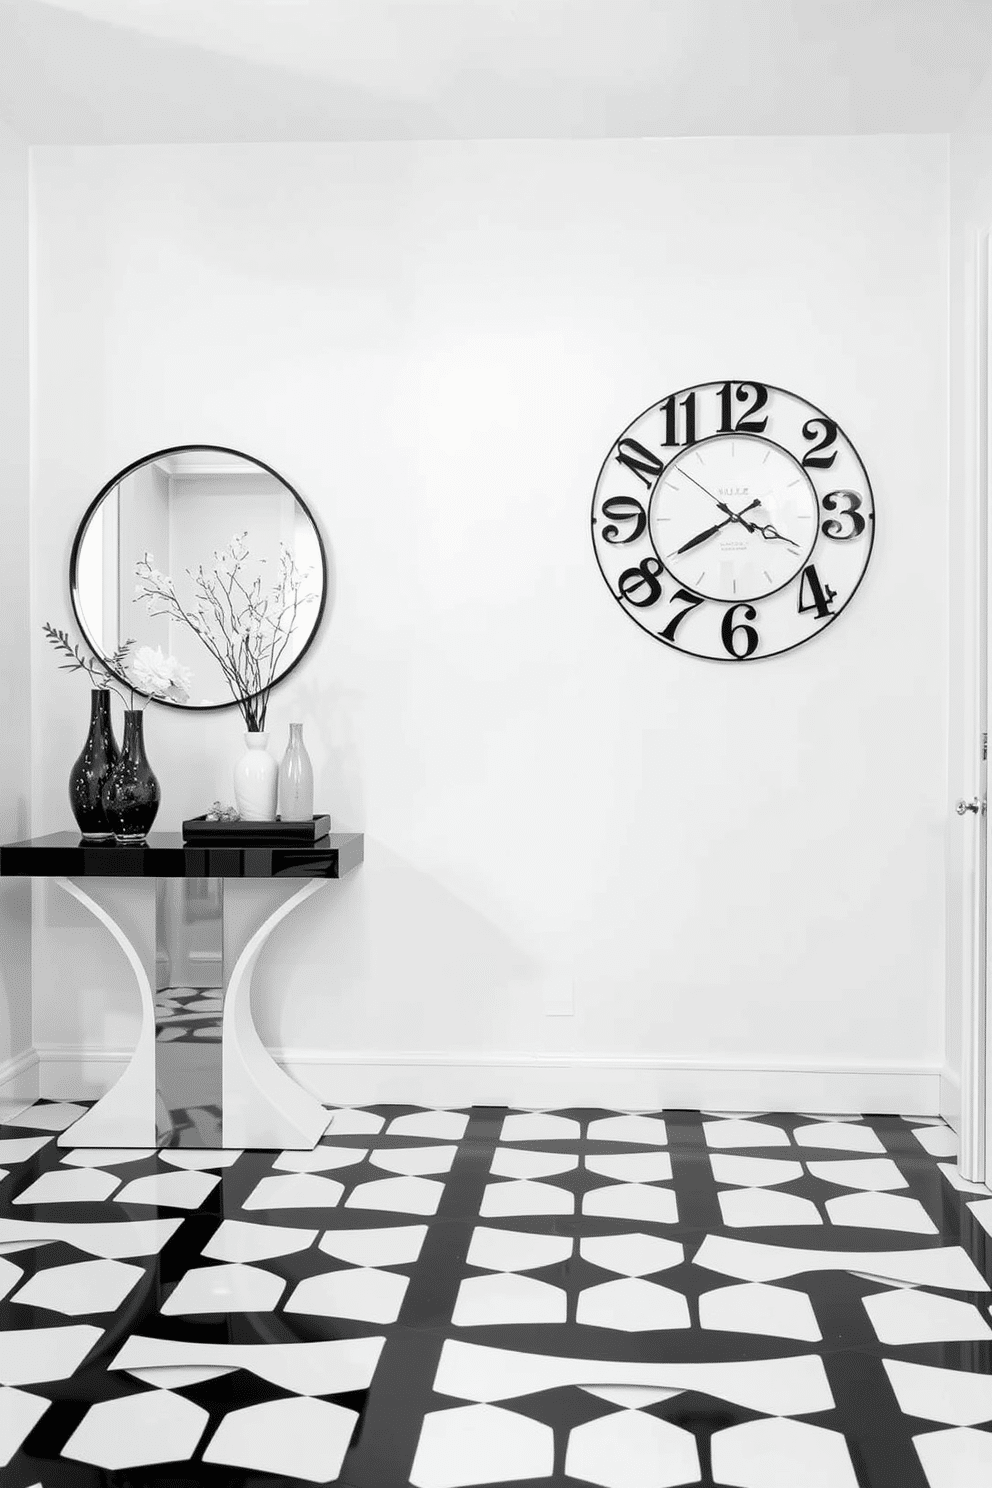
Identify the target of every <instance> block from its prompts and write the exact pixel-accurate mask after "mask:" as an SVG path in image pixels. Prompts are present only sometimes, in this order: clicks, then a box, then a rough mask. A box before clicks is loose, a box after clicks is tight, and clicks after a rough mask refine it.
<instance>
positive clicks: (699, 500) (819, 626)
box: [592, 382, 875, 661]
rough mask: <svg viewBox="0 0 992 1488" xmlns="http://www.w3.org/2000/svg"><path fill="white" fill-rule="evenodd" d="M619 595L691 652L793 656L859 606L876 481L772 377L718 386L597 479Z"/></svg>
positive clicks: (653, 415)
mask: <svg viewBox="0 0 992 1488" xmlns="http://www.w3.org/2000/svg"><path fill="white" fill-rule="evenodd" d="M592 532H593V542H594V544H595V548H596V556H597V558H598V560H599V566H600V569H601V570H602V573H603V577H604V578H605V580H606V582H607V584H608V585H609V587H610V590H611V592H612V593H613V596H614V598H615V599H616V600H617V602H618V603H619V604H620V606H621V608H622V609H624V610H625V611H626V612H627V614H628V615H629V616H630V618H631V619H632V620H634V621H636V623H637V624H638V625H640V626H641V628H642V629H643V630H646V631H647V632H648V634H649V635H652V636H654V637H655V638H656V639H657V640H660V641H663V642H664V643H665V644H666V645H669V646H675V647H677V648H678V649H679V650H681V651H687V652H689V653H690V654H691V655H693V656H705V657H710V658H713V659H715V660H722V661H750V660H756V659H757V658H759V657H762V656H773V655H775V654H776V653H778V652H780V651H789V650H791V649H792V648H793V647H794V646H799V645H801V644H802V643H803V642H804V641H807V640H810V639H812V637H813V636H815V635H818V634H819V633H820V631H822V630H824V629H825V628H826V626H828V625H829V624H830V623H831V622H832V621H833V620H835V619H836V618H837V616H838V615H839V614H840V612H841V611H842V610H843V609H844V607H845V606H846V605H847V603H848V601H849V600H850V598H851V596H852V595H853V593H854V591H855V589H857V587H858V585H859V584H860V582H861V579H862V577H863V575H864V571H865V569H866V567H867V566H868V559H869V557H870V555H871V548H872V542H873V540H874V536H875V508H874V502H873V499H872V492H871V485H870V484H869V481H868V476H867V473H866V471H865V468H864V466H863V465H862V463H861V459H860V457H859V455H858V453H857V451H856V450H855V448H854V446H853V445H852V444H851V442H850V440H849V439H848V438H847V437H846V435H845V434H844V433H843V432H842V431H841V429H840V428H839V426H838V425H837V424H836V423H835V422H834V420H833V419H831V418H828V416H827V415H826V414H825V413H822V412H821V411H820V409H818V408H815V407H814V406H813V405H812V404H811V403H807V402H806V401H805V399H803V398H799V397H797V396H796V394H795V393H789V392H785V391H784V390H783V389H781V388H773V387H771V386H769V385H768V384H767V383H760V382H710V383H702V384H700V385H699V386H697V387H693V388H687V389H685V390H684V391H682V392H679V393H673V394H672V395H671V396H670V397H668V398H664V399H663V400H662V401H661V402H660V403H656V404H654V405H653V406H652V407H651V408H649V409H647V411H646V412H644V413H642V414H641V415H640V416H639V417H638V418H636V419H635V420H634V422H633V423H632V424H630V425H629V426H628V428H626V429H625V430H624V432H623V433H622V434H621V435H620V437H619V439H617V441H616V443H615V444H614V446H613V448H612V449H611V451H610V453H609V455H608V456H607V458H606V461H605V462H604V464H603V468H602V470H601V471H600V474H599V480H598V481H597V483H596V492H595V496H594V498H593V509H592Z"/></svg>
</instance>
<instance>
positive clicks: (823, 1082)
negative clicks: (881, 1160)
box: [38, 1044, 941, 1116]
mask: <svg viewBox="0 0 992 1488" xmlns="http://www.w3.org/2000/svg"><path fill="white" fill-rule="evenodd" d="M272 1053H273V1056H274V1057H275V1059H276V1060H277V1061H278V1062H279V1063H280V1064H281V1065H282V1066H283V1068H284V1069H286V1070H287V1072H288V1073H289V1074H291V1075H293V1077H294V1078H295V1079H297V1080H299V1082H300V1084H301V1085H303V1086H304V1087H305V1088H306V1089H307V1090H310V1091H311V1092H312V1093H313V1094H314V1095H316V1096H317V1098H318V1099H319V1100H321V1101H324V1102H325V1104H327V1105H342V1106H353V1105H354V1106H362V1105H375V1104H378V1103H381V1102H395V1103H397V1104H403V1105H418V1106H441V1107H444V1106H469V1105H506V1106H522V1107H525V1108H542V1107H544V1108H554V1107H562V1106H601V1107H604V1108H606V1109H607V1110H610V1109H616V1110H627V1111H635V1110H658V1109H660V1108H661V1107H663V1106H668V1107H674V1108H681V1109H683V1110H712V1111H811V1112H821V1111H822V1112H824V1113H829V1112H833V1113H836V1114H840V1113H844V1112H851V1111H868V1112H875V1113H883V1112H889V1113H894V1114H907V1115H918V1116H937V1115H939V1114H940V1100H941V1071H940V1070H939V1068H937V1067H936V1066H934V1067H932V1068H928V1067H922V1068H916V1067H910V1066H878V1065H848V1066H840V1067H830V1066H821V1065H798V1066H786V1065H774V1064H761V1065H757V1064H756V1065H750V1066H743V1065H732V1064H726V1065H716V1064H704V1063H701V1062H695V1061H692V1060H677V1059H663V1058H656V1059H652V1058H627V1057H625V1056H623V1055H615V1056H605V1057H600V1056H597V1057H593V1056H589V1055H565V1054H561V1055H554V1054H538V1055H533V1054H493V1055H476V1054H471V1053H451V1054H449V1053H437V1054H435V1053H417V1054H393V1053H384V1052H382V1051H381V1050H369V1051H363V1052H360V1053H348V1054H332V1053H330V1052H328V1051H324V1050H319V1051H313V1050H305V1049H273V1050H272ZM38 1058H39V1060H40V1063H41V1091H42V1094H43V1095H46V1096H57V1097H61V1098H66V1099H71V1098H77V1099H79V1098H83V1099H85V1098H87V1097H88V1098H90V1099H92V1098H94V1097H96V1096H98V1095H101V1094H102V1093H103V1091H105V1090H108V1089H109V1088H110V1086H111V1085H112V1084H113V1082H114V1081H115V1080H116V1079H117V1077H118V1075H119V1074H120V1073H121V1068H122V1066H123V1065H124V1064H125V1063H126V1062H127V1060H128V1059H129V1058H130V1053H129V1051H127V1050H123V1049H82V1048H78V1047H76V1046H69V1045H55V1044H49V1045H43V1046H40V1047H39V1049H38Z"/></svg>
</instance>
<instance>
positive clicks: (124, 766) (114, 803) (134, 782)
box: [103, 708, 162, 842]
mask: <svg viewBox="0 0 992 1488" xmlns="http://www.w3.org/2000/svg"><path fill="white" fill-rule="evenodd" d="M144 719H145V715H144V713H143V712H141V711H140V709H137V708H136V709H134V710H133V711H132V710H131V709H127V710H126V711H125V713H124V742H123V743H122V744H121V754H120V759H119V760H118V761H117V763H116V764H115V765H114V768H113V769H112V770H111V772H110V774H109V775H108V777H107V780H106V783H105V785H104V787H103V809H104V811H105V812H106V814H107V820H108V821H109V823H110V827H111V831H112V832H113V834H114V837H115V838H116V840H117V841H118V842H144V840H145V837H146V835H147V833H148V831H149V829H150V827H151V824H152V822H153V821H154V820H155V815H156V812H157V811H158V803H159V801H160V800H161V795H162V793H161V791H160V790H159V786H158V781H157V780H156V778H155V772H154V771H153V770H152V767H151V765H150V764H149V763H148V756H147V755H146V754H145V734H144Z"/></svg>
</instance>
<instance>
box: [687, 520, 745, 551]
mask: <svg viewBox="0 0 992 1488" xmlns="http://www.w3.org/2000/svg"><path fill="white" fill-rule="evenodd" d="M733 520H734V517H733V514H731V515H730V516H729V517H726V518H725V519H724V520H723V521H722V522H717V524H716V526H715V527H707V529H706V531H705V532H697V533H696V535H695V537H690V539H689V541H688V542H685V543H683V544H682V546H681V547H680V548H676V549H675V556H676V557H677V556H678V554H679V553H688V551H689V549H690V548H695V547H697V546H698V544H699V543H701V542H705V541H706V539H707V538H708V537H712V536H713V534H714V532H719V531H720V528H721V527H726V526H727V525H728V524H729V523H730V522H732V521H733Z"/></svg>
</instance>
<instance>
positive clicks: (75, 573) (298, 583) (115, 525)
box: [69, 444, 327, 708]
mask: <svg viewBox="0 0 992 1488" xmlns="http://www.w3.org/2000/svg"><path fill="white" fill-rule="evenodd" d="M69 586H70V592H71V596H72V607H73V610H74V611H75V615H76V620H77V621H78V623H79V628H80V630H81V631H82V632H83V635H84V636H85V638H86V640H87V642H88V643H89V645H90V648H91V649H92V651H93V652H94V653H95V654H96V655H97V656H99V657H100V658H101V659H102V660H103V661H104V662H106V663H108V665H110V667H111V669H112V670H113V671H115V672H117V673H118V674H119V673H120V671H121V670H122V668H123V667H124V666H125V665H126V656H123V659H122V654H123V648H125V647H129V651H128V653H127V654H128V655H130V654H132V653H133V652H135V651H137V650H138V649H139V648H141V647H145V646H149V647H152V648H153V650H155V651H156V652H157V651H161V652H162V654H163V657H165V658H171V659H172V663H171V664H172V666H173V669H176V668H178V672H177V675H180V676H182V677H183V679H184V682H185V687H186V689H187V690H188V693H189V701H188V702H178V701H173V700H172V699H170V698H160V699H159V701H163V702H166V703H167V704H168V705H169V706H170V707H176V708H229V707H233V706H235V705H236V704H237V703H238V702H239V700H240V699H241V698H246V697H255V696H259V695H262V694H266V695H267V692H268V689H269V688H270V687H272V686H274V685H275V683H277V682H279V681H280V680H281V679H282V678H283V677H285V676H286V674H287V673H288V672H290V671H292V669H293V667H294V666H295V665H296V663H297V662H298V661H299V660H300V657H301V656H302V655H303V653H304V652H305V651H306V649H307V647H308V646H309V645H310V642H311V641H312V640H313V637H314V634H315V632H316V630H317V626H318V625H319V623H320V618H321V616H322V614H323V611H324V603H325V599H326V593H327V561H326V558H325V555H324V545H323V543H322V542H321V539H320V533H319V532H318V531H317V527H316V524H315V523H314V520H313V517H312V516H311V515H310V512H309V511H308V509H307V507H306V506H305V504H304V503H303V501H302V500H301V499H300V497H299V496H298V495H297V493H296V492H295V491H294V490H293V488H292V486H291V485H289V483H288V482H287V481H285V480H283V478H282V477H281V476H280V475H277V474H276V472H275V471H274V470H272V469H270V467H269V466H268V465H265V464H263V462H262V461H261V460H253V459H250V458H249V456H247V455H243V454H240V453H239V452H238V451H237V450H232V449H224V448H222V447H221V446H219V445H212V444H199V445H181V446H177V447H176V448H174V449H166V450H159V451H158V452H157V453H156V454H153V455H146V456H145V458H144V459H142V460H136V461H135V462H134V464H133V465H129V466H128V467H127V469H126V470H122V471H120V472H119V474H117V475H115V476H114V477H113V479H112V480H110V481H108V482H107V484H106V485H105V486H104V488H103V490H102V491H101V492H100V493H99V495H98V496H97V497H96V499H95V501H93V503H92V504H91V506H90V508H89V510H88V511H87V512H86V515H85V516H84V517H83V520H82V522H81V523H80V525H79V530H78V532H77V533H76V537H75V541H74V542H73V545H72V556H71V559H70V562H69ZM129 643H130V646H129ZM135 690H136V691H144V689H141V688H136V689H135ZM163 690H164V688H163ZM145 695H146V696H153V695H154V694H150V693H147V692H146V693H145Z"/></svg>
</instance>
